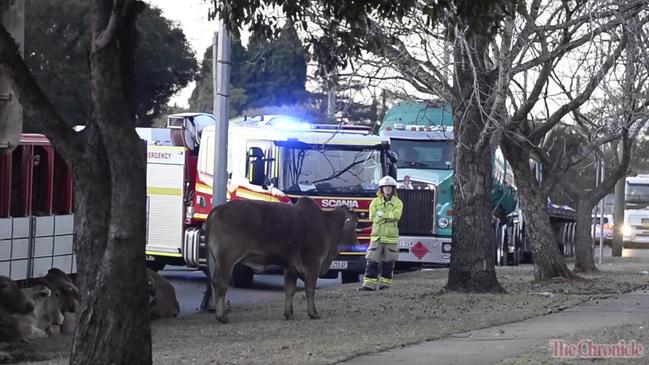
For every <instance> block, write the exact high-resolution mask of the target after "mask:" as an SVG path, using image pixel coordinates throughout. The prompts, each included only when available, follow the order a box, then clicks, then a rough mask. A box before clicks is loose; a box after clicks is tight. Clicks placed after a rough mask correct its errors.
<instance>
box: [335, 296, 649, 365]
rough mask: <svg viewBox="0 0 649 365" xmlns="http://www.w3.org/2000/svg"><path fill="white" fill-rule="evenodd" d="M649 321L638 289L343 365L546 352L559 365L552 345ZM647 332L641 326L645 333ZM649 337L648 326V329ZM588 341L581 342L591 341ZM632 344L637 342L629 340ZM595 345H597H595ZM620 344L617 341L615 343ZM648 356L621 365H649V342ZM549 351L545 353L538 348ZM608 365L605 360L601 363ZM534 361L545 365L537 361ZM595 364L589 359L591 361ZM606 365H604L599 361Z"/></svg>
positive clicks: (648, 305)
mask: <svg viewBox="0 0 649 365" xmlns="http://www.w3.org/2000/svg"><path fill="white" fill-rule="evenodd" d="M647 322H649V291H647V290H639V291H634V292H631V293H627V294H621V295H612V296H610V297H608V298H605V299H598V300H591V301H588V302H585V303H583V304H580V305H577V306H575V307H572V308H569V309H566V310H564V311H562V312H559V313H555V314H550V315H546V316H541V317H536V318H532V319H528V320H524V321H520V322H514V323H510V324H506V325H501V326H494V327H490V328H485V329H481V330H476V331H469V332H464V333H458V334H454V335H451V336H450V337H447V338H444V339H441V340H437V341H429V342H424V343H421V344H418V345H413V346H408V347H404V348H400V349H396V350H390V351H386V352H380V353H375V354H369V355H364V356H361V357H357V358H354V359H351V360H349V361H345V362H342V363H341V364H347V365H364V364H368V365H370V364H437V365H446V364H448V365H450V364H464V365H471V364H480V365H483V364H497V363H500V362H501V361H503V360H506V359H508V358H512V357H514V358H513V360H514V361H506V363H508V364H510V363H511V364H516V363H521V364H523V363H529V361H530V359H523V358H521V359H520V360H519V361H515V359H516V357H515V356H516V355H519V354H525V353H526V352H528V351H529V352H534V351H536V352H537V353H539V352H540V353H541V355H542V356H541V357H545V359H543V360H545V361H549V362H548V363H559V362H562V359H558V358H552V349H551V346H550V341H551V340H553V339H554V340H556V339H561V338H565V337H572V336H575V335H577V334H580V333H582V334H583V333H588V332H595V331H598V330H603V329H607V328H617V327H618V326H623V325H629V324H636V325H641V324H642V323H647ZM642 328H643V327H640V329H642ZM644 328H645V329H644V331H643V332H646V331H647V330H646V327H644ZM588 339H589V338H588V337H584V338H577V339H575V342H567V343H575V344H576V343H577V342H578V341H580V340H588ZM624 340H625V341H626V342H627V343H628V342H629V341H632V340H637V339H635V338H626V339H624ZM594 342H595V341H594ZM616 342H617V341H616ZM642 345H643V346H644V348H645V356H644V358H641V359H622V363H637V364H647V363H649V343H644V344H642ZM542 347H545V350H539V348H542ZM602 360H603V361H604V362H607V360H606V359H602ZM535 361H541V359H539V358H538V356H537V358H536V359H535ZM590 361H591V360H588V362H590ZM600 361H601V360H600Z"/></svg>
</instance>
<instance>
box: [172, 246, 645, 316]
mask: <svg viewBox="0 0 649 365" xmlns="http://www.w3.org/2000/svg"><path fill="white" fill-rule="evenodd" d="M598 255H599V247H595V262H597V259H598ZM610 255H611V249H610V248H609V247H606V246H605V247H604V257H608V256H610ZM622 255H623V257H649V249H625V250H624V251H623V252H622ZM160 274H162V275H163V276H164V277H166V278H167V279H169V280H170V281H171V283H172V284H173V286H174V288H175V289H176V297H177V298H178V302H179V303H180V315H181V316H187V315H190V314H193V313H196V312H198V311H200V305H201V302H202V300H203V295H204V293H205V289H206V288H207V278H206V277H205V275H204V274H203V273H202V272H201V271H195V270H190V269H186V268H180V267H173V266H168V267H167V269H165V270H163V271H160ZM283 285H284V276H283V275H255V279H254V283H253V287H252V288H250V289H237V288H232V287H230V288H229V289H228V293H227V297H226V300H227V301H229V302H230V304H255V303H267V302H270V301H273V300H278V299H283V297H284V291H283V290H284V289H283ZM337 285H341V283H340V278H338V279H318V288H324V287H332V286H337ZM298 287H299V288H304V283H303V282H302V281H301V280H298Z"/></svg>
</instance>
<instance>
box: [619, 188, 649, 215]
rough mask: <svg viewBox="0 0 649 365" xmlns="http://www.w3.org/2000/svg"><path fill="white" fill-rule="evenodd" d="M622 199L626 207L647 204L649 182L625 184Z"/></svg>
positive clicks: (648, 200) (648, 201) (648, 199)
mask: <svg viewBox="0 0 649 365" xmlns="http://www.w3.org/2000/svg"><path fill="white" fill-rule="evenodd" d="M624 200H625V202H626V204H627V207H628V208H630V209H633V208H634V206H641V207H645V206H648V205H649V184H629V183H627V184H626V189H625V192H624Z"/></svg>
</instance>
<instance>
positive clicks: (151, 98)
mask: <svg viewBox="0 0 649 365" xmlns="http://www.w3.org/2000/svg"><path fill="white" fill-rule="evenodd" d="M25 13H26V19H25V60H26V62H27V65H28V66H29V69H30V71H31V72H32V74H33V75H34V77H35V78H36V80H37V82H38V83H39V85H40V86H41V88H42V89H43V90H44V91H45V93H46V95H47V96H48V97H49V98H50V101H51V102H52V104H53V105H54V106H55V108H56V109H57V110H58V111H59V113H61V115H62V116H63V118H64V119H65V120H68V121H70V122H71V123H75V124H83V123H85V121H86V120H88V117H89V115H90V112H91V110H90V89H89V80H90V72H89V69H88V56H87V55H88V50H89V47H90V46H89V45H90V34H89V33H88V32H89V27H88V24H89V16H90V8H89V3H88V2H87V1H82V0H50V1H42V0H28V1H27V3H26V11H25ZM137 27H138V31H139V38H138V47H137V51H136V65H135V69H136V88H137V90H136V95H137V117H138V120H139V124H140V125H149V124H150V122H151V121H152V120H153V119H154V118H156V116H158V115H159V114H160V113H161V111H162V108H163V107H164V106H165V104H166V103H167V102H168V101H169V98H170V97H171V96H172V95H173V94H174V93H176V92H177V91H178V90H180V89H181V88H182V87H184V86H186V85H187V84H188V83H189V82H190V81H191V80H192V78H193V77H194V75H195V73H196V71H197V69H198V65H197V63H196V59H195V57H194V54H193V53H192V51H191V49H190V47H189V44H188V42H187V39H186V38H185V35H184V33H183V32H182V30H181V29H179V28H177V27H176V26H174V25H173V23H172V22H171V21H169V20H167V19H165V18H163V17H162V14H161V10H160V9H158V8H153V7H150V6H149V5H146V6H145V8H144V10H143V12H142V13H141V14H140V16H139V19H138V22H137ZM25 130H26V131H30V130H31V131H34V127H33V122H30V121H29V120H26V121H25Z"/></svg>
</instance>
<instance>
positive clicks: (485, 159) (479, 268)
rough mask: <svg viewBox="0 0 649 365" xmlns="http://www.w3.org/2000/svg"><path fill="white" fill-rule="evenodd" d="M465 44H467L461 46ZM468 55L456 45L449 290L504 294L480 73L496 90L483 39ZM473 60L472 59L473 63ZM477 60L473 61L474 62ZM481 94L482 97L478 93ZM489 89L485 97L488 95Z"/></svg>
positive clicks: (484, 83)
mask: <svg viewBox="0 0 649 365" xmlns="http://www.w3.org/2000/svg"><path fill="white" fill-rule="evenodd" d="M457 43H461V42H456V44H457ZM473 44H474V45H475V48H473V49H472V52H475V53H471V54H468V53H466V52H465V50H464V49H463V48H462V47H461V46H456V47H457V49H456V50H455V59H456V81H455V85H457V86H456V87H457V94H458V95H461V98H458V100H455V101H454V104H453V109H454V131H455V132H454V134H455V143H456V144H455V145H456V149H455V162H454V170H455V176H454V180H453V209H454V212H455V215H454V218H453V237H452V240H453V241H452V242H453V252H452V254H451V262H450V266H449V272H448V283H447V285H446V290H449V291H459V292H502V291H503V289H502V287H501V286H500V284H499V283H498V279H497V278H496V269H495V246H494V244H495V236H494V231H493V228H492V225H491V221H492V214H491V184H492V181H491V178H492V176H491V174H492V170H491V156H490V153H489V145H488V144H486V145H485V146H479V143H478V141H479V140H480V134H481V132H482V130H483V128H485V125H486V120H487V116H486V115H485V114H484V108H483V107H484V106H485V105H487V103H485V102H484V100H483V99H478V97H477V96H476V94H475V93H474V83H473V82H474V71H475V72H476V73H477V74H478V75H480V76H478V77H479V78H480V77H482V79H481V80H479V83H480V85H483V87H484V88H485V89H488V88H489V87H491V86H493V83H492V82H493V80H488V78H487V77H486V76H485V75H486V74H487V72H486V71H485V70H484V69H478V70H475V69H474V68H473V66H474V65H475V67H480V64H481V63H480V55H483V53H482V51H484V50H485V48H484V47H483V45H484V44H481V42H480V40H476V41H474V42H473ZM471 57H472V58H473V60H470V59H469V58H471ZM471 61H473V62H471ZM478 94H479V93H478ZM488 94H489V90H485V93H484V94H483V95H488Z"/></svg>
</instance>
